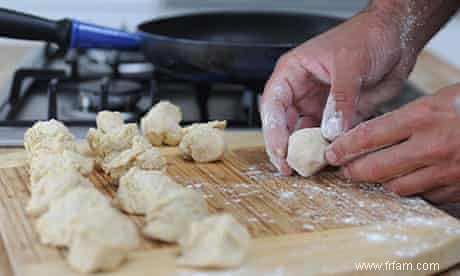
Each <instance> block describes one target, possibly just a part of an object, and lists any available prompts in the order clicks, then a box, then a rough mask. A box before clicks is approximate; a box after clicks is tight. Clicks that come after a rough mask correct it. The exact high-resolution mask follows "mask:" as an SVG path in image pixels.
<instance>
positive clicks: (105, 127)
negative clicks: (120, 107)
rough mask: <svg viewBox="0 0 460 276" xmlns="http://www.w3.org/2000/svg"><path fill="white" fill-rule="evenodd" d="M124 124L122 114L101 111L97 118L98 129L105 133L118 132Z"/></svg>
mask: <svg viewBox="0 0 460 276" xmlns="http://www.w3.org/2000/svg"><path fill="white" fill-rule="evenodd" d="M124 123H125V122H124V120H123V117H122V116H121V113H120V112H112V111H101V112H99V113H97V116H96V125H97V129H99V130H100V131H102V132H104V133H108V132H112V131H117V129H119V128H120V127H122V126H123V125H124Z"/></svg>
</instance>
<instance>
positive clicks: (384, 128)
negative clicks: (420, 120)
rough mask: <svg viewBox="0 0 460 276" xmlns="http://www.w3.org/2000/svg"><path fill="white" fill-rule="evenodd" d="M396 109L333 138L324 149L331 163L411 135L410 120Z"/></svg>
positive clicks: (396, 141)
mask: <svg viewBox="0 0 460 276" xmlns="http://www.w3.org/2000/svg"><path fill="white" fill-rule="evenodd" d="M404 113H405V112H403V111H401V110H396V111H393V112H390V113H387V114H385V115H382V116H379V117H377V118H375V119H372V120H370V121H366V122H363V123H361V124H359V125H358V126H357V127H355V128H354V129H352V130H350V131H349V132H347V133H345V134H344V135H342V136H340V137H339V138H337V140H335V141H334V142H333V143H332V144H331V145H330V146H329V148H328V150H327V151H326V160H327V161H328V162H329V164H331V165H336V166H338V165H343V164H344V163H346V162H348V161H350V160H352V159H354V158H356V157H358V156H360V155H362V154H366V153H369V152H373V151H375V150H378V149H380V148H383V147H386V146H389V145H393V144H396V143H399V142H401V141H403V140H406V139H407V138H409V137H410V135H411V128H409V127H407V126H408V124H409V122H410V120H409V119H408V118H407V117H406V116H405V114H404Z"/></svg>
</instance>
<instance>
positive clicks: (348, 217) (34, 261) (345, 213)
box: [0, 134, 460, 276]
mask: <svg viewBox="0 0 460 276" xmlns="http://www.w3.org/2000/svg"><path fill="white" fill-rule="evenodd" d="M248 135H249V134H248ZM259 141H260V140H259ZM163 152H164V154H165V155H166V157H167V159H168V174H169V175H170V176H172V177H173V178H175V179H176V180H177V181H178V182H179V183H181V184H182V185H184V186H186V187H188V188H190V189H195V190H199V191H201V192H202V193H203V194H204V195H205V198H206V199H207V201H208V205H209V208H210V210H211V212H229V213H232V214H233V215H234V216H235V217H236V218H237V219H238V220H239V221H240V222H241V223H243V224H245V225H246V226H247V227H248V229H249V231H250V233H251V235H252V236H253V237H254V238H264V240H262V241H256V242H255V244H256V245H255V246H256V248H259V247H261V248H265V246H266V245H265V243H266V242H263V241H270V242H269V243H274V244H275V245H276V246H278V247H280V248H285V250H298V249H299V248H297V246H300V245H302V244H303V245H305V246H307V245H306V244H304V242H305V243H307V244H312V245H311V246H313V247H314V244H316V243H318V242H319V241H318V239H320V240H323V239H324V237H326V236H327V237H329V236H330V235H331V234H322V235H325V236H321V235H320V236H314V237H317V238H315V239H311V237H310V236H309V234H306V233H311V232H318V231H320V232H321V231H324V230H330V229H345V228H350V227H355V228H356V227H357V226H361V225H378V224H385V223H390V225H403V224H404V223H405V222H407V221H425V222H435V221H437V220H439V219H441V220H443V219H446V220H448V221H455V222H454V223H457V221H456V220H454V219H452V218H451V217H450V216H448V215H446V214H445V213H443V212H442V211H440V210H438V209H436V208H434V207H432V206H430V205H429V204H427V203H426V202H424V201H423V200H421V199H418V198H400V197H398V196H396V195H393V194H390V193H388V192H385V191H384V190H383V189H382V188H381V187H379V186H376V185H372V184H369V185H360V186H356V185H351V184H350V183H346V182H344V181H341V180H340V179H339V178H338V177H337V176H336V174H335V173H334V171H325V172H323V173H322V174H320V175H318V176H316V177H312V178H309V179H305V178H301V177H296V176H293V177H283V176H280V175H279V174H278V173H276V172H275V170H274V168H273V167H272V165H271V164H270V162H269V161H268V160H267V157H266V154H265V153H264V151H263V148H262V147H253V148H234V149H233V150H231V151H229V152H227V154H226V156H225V159H224V160H223V161H222V162H216V163H209V164H197V163H194V162H188V161H184V160H183V159H182V158H181V157H180V156H179V154H178V153H177V150H176V149H174V148H165V149H164V150H163ZM91 180H92V182H93V183H94V185H95V186H96V187H97V188H98V189H99V190H100V191H102V192H103V193H104V194H106V195H108V196H110V197H113V195H114V193H115V191H116V187H115V186H114V185H112V184H110V183H109V182H108V181H107V178H106V177H105V176H104V175H103V174H102V173H100V172H95V173H93V174H92V176H91ZM29 188H30V187H29V181H28V171H27V167H25V166H21V167H7V168H3V169H0V202H1V206H0V217H1V218H2V221H1V225H0V232H1V234H2V238H3V240H4V244H5V247H6V250H7V252H8V255H9V257H10V262H11V265H12V268H13V271H14V272H15V273H16V275H21V276H26V275H27V276H29V275H54V274H53V273H55V274H56V275H63V274H67V273H70V270H69V268H68V266H67V265H65V262H64V255H65V252H64V251H63V250H58V249H55V248H50V247H45V246H42V245H41V244H39V242H38V237H37V235H36V233H35V231H34V229H33V225H34V221H33V219H31V218H30V217H28V216H27V215H26V214H25V211H24V207H25V205H26V202H27V200H28V198H29V196H30V195H29ZM131 218H132V219H133V220H134V221H135V222H136V224H137V225H139V226H142V225H143V219H142V217H139V216H131ZM442 223H443V224H445V222H442ZM434 224H435V225H438V223H434ZM401 227H402V226H401ZM355 228H353V229H355ZM412 228H413V227H409V228H408V229H406V228H404V227H403V228H398V229H400V231H401V233H402V234H404V233H406V232H407V231H412V230H413V229H412ZM356 229H360V228H356ZM385 229H386V228H385ZM411 229H412V230H411ZM424 229H425V228H424ZM356 231H361V230H356ZM356 231H355V230H353V231H351V230H350V231H345V232H343V233H342V232H338V233H339V234H338V235H343V237H346V238H347V239H348V238H349V239H352V240H353V239H355V240H358V237H357V236H356V235H355V234H353V233H355V232H356ZM395 231H396V230H395ZM413 231H414V232H410V233H412V234H408V233H409V232H407V233H406V235H407V236H408V237H409V239H410V240H411V241H417V240H420V239H422V236H423V235H425V234H426V233H427V231H428V230H423V229H422V230H420V231H421V232H419V231H418V230H413ZM430 231H431V230H430ZM430 231H428V232H430ZM327 232H328V231H326V232H324V233H327ZM431 232H432V233H433V235H435V236H434V237H436V238H434V240H437V241H439V243H440V244H434V243H433V246H428V247H426V248H424V249H423V250H422V251H420V252H421V253H420V254H415V255H414V257H413V258H410V260H411V261H416V260H418V258H419V257H421V256H425V255H426V254H428V255H427V256H433V258H434V256H435V255H436V254H435V253H436V252H438V253H439V252H442V253H443V254H445V255H443V256H448V257H449V258H451V259H449V260H451V261H450V262H449V263H448V265H452V264H455V263H456V262H458V261H460V258H457V255H455V254H454V253H452V248H454V249H458V247H459V245H460V244H458V242H460V240H459V239H460V235H457V236H454V238H452V239H451V238H450V237H448V236H446V235H445V234H442V235H440V233H439V232H438V231H431ZM431 232H430V233H431ZM302 233H304V234H302ZM331 233H334V232H331ZM398 233H399V232H398ZM416 233H425V234H423V235H422V234H421V235H422V236H419V235H417V234H416ZM286 235H288V236H289V235H295V236H293V237H292V239H293V240H292V239H291V238H283V237H284V236H286ZM276 236H278V237H279V236H281V241H285V242H281V241H280V240H279V238H276ZM411 244H412V243H411ZM413 244H416V242H414V243H413ZM275 245H273V248H272V249H271V250H275V251H276V249H275V248H277V247H275ZM390 245H391V246H390ZM396 245H397V242H393V243H392V242H390V243H389V244H388V246H389V247H388V248H393V249H394V246H396ZM329 246H332V244H329ZM350 246H351V244H350ZM363 246H364V248H366V250H367V249H369V250H371V249H372V248H374V249H373V250H377V249H375V248H379V247H382V245H379V246H376V245H375V244H373V245H372V244H371V245H363ZM368 246H371V247H370V248H368ZM386 246H387V245H385V246H383V247H382V248H387V247H386ZM401 246H403V247H402V248H406V249H410V248H411V246H410V244H402V245H401ZM437 246H438V247H439V246H440V247H439V248H438V247H437ZM163 247H171V245H168V244H164V243H160V242H152V241H147V240H145V241H144V242H143V244H142V247H141V251H140V253H139V252H138V253H134V255H133V256H134V257H133V258H134V259H135V261H134V263H137V262H140V264H139V266H140V267H141V268H143V269H147V268H148V267H149V266H148V264H150V261H151V260H150V261H149V259H148V258H149V257H151V255H150V254H153V255H154V256H157V255H158V254H160V255H161V254H163V253H158V252H157V251H158V249H159V248H163ZM393 249H392V250H393ZM171 250H172V251H171ZM171 250H170V251H168V250H165V251H161V252H164V254H166V256H163V255H162V257H159V258H160V260H163V259H164V260H165V263H167V264H171V263H172V262H173V261H172V260H173V256H174V254H173V253H174V252H175V251H174V249H171ZM318 250H319V249H318ZM385 250H386V249H385ZM388 250H390V249H388ZM395 250H396V249H395ZM456 251H458V250H454V252H456ZM370 252H372V251H370ZM382 252H387V251H375V252H373V253H370V255H363V256H361V255H360V256H361V257H360V258H358V260H361V259H362V258H365V257H366V256H367V257H369V256H379V257H378V258H380V259H381V258H383V257H385V256H386V257H388V256H389V255H388V254H390V253H388V252H389V251H388V252H387V253H382ZM261 254H262V255H261ZM302 254H307V253H302ZM424 254H425V255H424ZM433 254H434V255H433ZM452 254H454V255H452ZM136 256H138V257H136ZM139 256H140V257H139ZM251 256H253V257H252V258H255V259H254V262H256V263H257V262H258V260H259V258H262V257H263V256H264V255H263V252H259V253H257V252H254V253H251ZM277 256H278V255H277V254H274V255H273V257H277ZM305 256H306V255H305ZM146 258H147V259H146ZM263 258H267V256H265V257H263ZM380 259H379V260H380ZM431 259H432V258H431ZM289 260H290V259H286V260H285V261H286V262H288V263H291V264H292V265H291V266H289V267H290V268H289V269H300V268H301V267H303V266H299V265H300V263H299V259H296V258H294V260H292V262H290V261H289ZM382 260H383V259H382ZM452 260H453V261H452ZM446 265H447V264H446ZM128 267H130V268H133V266H128ZM135 267H137V266H135ZM253 268H254V267H252V266H250V267H249V268H248V269H249V270H248V271H251V272H254V271H255V270H252V269H253ZM269 268H270V266H269ZM272 268H273V269H275V268H274V267H272ZM303 268H305V267H303ZM163 269H165V272H168V273H170V272H171V271H175V268H174V267H172V268H171V267H163ZM254 269H255V268H254ZM347 269H350V268H349V267H348V266H347ZM122 271H125V270H122ZM129 271H130V272H132V274H131V275H140V274H136V273H140V272H141V271H140V270H139V269H138V268H133V269H132V270H129ZM142 271H143V272H144V273H145V272H146V271H145V270H142ZM257 271H259V270H257ZM290 271H292V270H290ZM344 271H345V270H344ZM125 272H126V271H125ZM36 273H38V274H36ZM40 273H41V274H40ZM59 273H61V274H59ZM171 273H172V272H171ZM114 275H115V274H114ZM128 275H130V274H128ZM245 275H248V274H245Z"/></svg>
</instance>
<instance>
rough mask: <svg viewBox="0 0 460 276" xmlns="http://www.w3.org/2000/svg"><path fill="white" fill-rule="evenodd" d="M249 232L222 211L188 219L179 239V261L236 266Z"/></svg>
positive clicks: (207, 265)
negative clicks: (188, 224)
mask: <svg viewBox="0 0 460 276" xmlns="http://www.w3.org/2000/svg"><path fill="white" fill-rule="evenodd" d="M249 241H250V235H249V233H248V231H247V230H246V228H245V227H244V226H243V225H241V224H239V223H238V221H236V220H235V219H234V218H233V217H232V216H231V215H229V214H222V215H214V216H210V217H207V218H205V219H203V220H201V221H196V222H192V224H191V225H190V226H189V228H188V231H187V232H186V234H185V235H184V236H183V237H182V238H180V239H179V245H180V248H181V253H182V255H181V257H179V259H178V263H179V264H180V265H185V266H192V267H208V268H227V267H236V266H239V265H240V264H241V263H242V262H243V259H244V257H245V256H246V253H247V251H248V247H249Z"/></svg>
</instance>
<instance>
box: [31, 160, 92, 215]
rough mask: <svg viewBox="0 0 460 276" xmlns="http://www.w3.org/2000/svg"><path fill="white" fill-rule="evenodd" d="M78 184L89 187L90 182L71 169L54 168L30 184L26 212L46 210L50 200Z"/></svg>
mask: <svg viewBox="0 0 460 276" xmlns="http://www.w3.org/2000/svg"><path fill="white" fill-rule="evenodd" d="M80 185H83V186H87V187H90V186H91V183H90V182H89V181H88V180H87V179H86V178H84V177H83V176H81V175H80V174H79V173H78V172H77V171H75V170H73V169H69V168H65V169H63V168H61V169H59V168H56V169H55V170H54V171H52V172H50V173H48V174H47V175H45V176H43V177H42V178H41V179H40V181H38V182H37V183H35V184H34V185H32V188H31V198H30V200H29V203H28V204H27V207H26V211H27V213H28V214H29V215H32V216H38V215H41V214H43V213H44V212H46V211H47V210H48V206H49V205H50V203H51V201H53V200H56V199H58V198H60V197H62V196H64V195H65V194H66V193H67V192H69V191H71V190H72V189H74V188H76V187H78V186H80Z"/></svg>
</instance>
